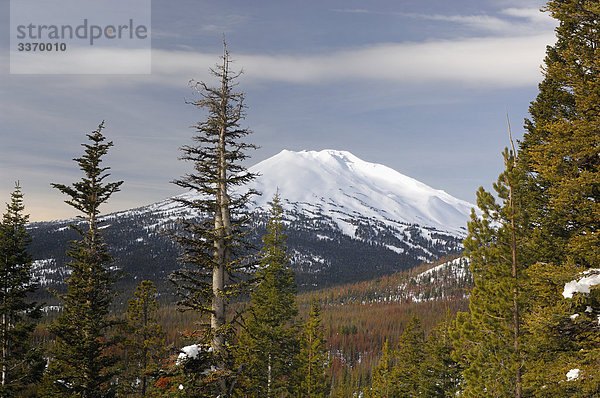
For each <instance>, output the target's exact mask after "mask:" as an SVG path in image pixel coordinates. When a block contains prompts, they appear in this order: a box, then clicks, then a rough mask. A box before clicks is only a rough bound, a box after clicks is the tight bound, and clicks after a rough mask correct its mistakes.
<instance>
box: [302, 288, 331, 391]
mask: <svg viewBox="0 0 600 398" xmlns="http://www.w3.org/2000/svg"><path fill="white" fill-rule="evenodd" d="M321 322H322V321H321V307H320V306H319V300H318V299H317V298H315V299H314V300H313V302H312V304H311V308H310V312H309V314H308V320H307V321H306V323H305V324H304V327H303V330H302V334H301V338H300V354H299V356H298V361H299V365H298V378H299V382H298V385H299V390H298V392H297V393H296V396H297V397H303V398H321V397H325V396H327V395H329V383H328V381H327V374H326V371H327V367H328V360H327V350H326V348H325V338H324V330H323V326H322V323H321Z"/></svg>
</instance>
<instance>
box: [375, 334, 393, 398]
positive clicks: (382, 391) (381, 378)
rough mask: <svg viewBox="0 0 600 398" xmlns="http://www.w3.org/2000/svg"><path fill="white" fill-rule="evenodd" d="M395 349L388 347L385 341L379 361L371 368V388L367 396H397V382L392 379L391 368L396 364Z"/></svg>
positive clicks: (390, 397)
mask: <svg viewBox="0 0 600 398" xmlns="http://www.w3.org/2000/svg"><path fill="white" fill-rule="evenodd" d="M395 354H396V353H395V351H394V350H392V348H391V347H390V343H389V341H387V340H386V341H385V344H384V345H383V350H382V352H381V357H380V358H379V363H378V364H377V366H376V367H375V368H374V369H373V376H372V380H373V382H372V384H371V389H370V390H369V392H368V393H367V397H369V398H381V397H385V398H392V397H397V396H398V393H397V391H396V387H397V384H396V383H395V382H394V380H393V379H392V373H393V369H394V367H395V364H396V357H395V356H396V355H395Z"/></svg>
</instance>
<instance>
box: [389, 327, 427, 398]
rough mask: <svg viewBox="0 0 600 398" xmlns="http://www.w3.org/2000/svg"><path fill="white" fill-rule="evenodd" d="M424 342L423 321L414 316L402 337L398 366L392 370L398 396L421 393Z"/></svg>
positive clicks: (397, 358) (414, 395)
mask: <svg viewBox="0 0 600 398" xmlns="http://www.w3.org/2000/svg"><path fill="white" fill-rule="evenodd" d="M424 342H425V339H424V336H423V330H422V329H421V321H420V320H419V318H417V317H416V316H414V317H412V318H411V320H410V321H409V322H408V324H407V325H406V329H404V332H403V333H402V336H401V337H400V341H399V342H398V349H397V351H396V366H394V369H393V370H392V380H393V383H394V384H395V391H396V394H397V395H396V396H397V397H416V396H418V395H419V394H420V383H421V367H422V363H423V356H424V350H423V346H424Z"/></svg>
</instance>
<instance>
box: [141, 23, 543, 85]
mask: <svg viewBox="0 0 600 398" xmlns="http://www.w3.org/2000/svg"><path fill="white" fill-rule="evenodd" d="M553 40H554V36H553V35H552V34H542V35H537V36H530V37H511V38H472V39H463V40H438V41H431V42H425V43H387V44H377V45H372V46H366V47H361V48H356V49H343V50H339V51H336V52H333V53H330V54H325V55H256V54H235V55H234V59H235V60H236V64H237V65H241V66H243V69H244V80H245V81H246V82H248V81H250V82H282V83H291V84H328V83H344V82H347V83H348V84H353V83H357V82H377V81H380V82H387V83H388V84H409V85H410V84H421V85H423V84H424V85H431V84H439V83H455V84H460V85H474V86H482V85H483V86H489V87H520V86H527V85H531V84H534V83H535V82H536V81H538V80H539V79H540V71H539V66H540V65H541V63H542V61H543V58H544V54H545V48H546V46H547V45H548V44H551V43H552V42H553ZM218 57H219V55H218V54H204V53H194V52H186V51H166V50H154V52H153V69H152V71H153V75H154V77H155V78H156V79H157V81H158V82H162V83H164V84H178V85H181V81H182V76H188V77H192V76H193V77H195V78H197V79H199V80H203V79H205V78H206V77H207V75H206V74H203V73H202V72H203V68H205V65H214V64H215V61H216V60H218Z"/></svg>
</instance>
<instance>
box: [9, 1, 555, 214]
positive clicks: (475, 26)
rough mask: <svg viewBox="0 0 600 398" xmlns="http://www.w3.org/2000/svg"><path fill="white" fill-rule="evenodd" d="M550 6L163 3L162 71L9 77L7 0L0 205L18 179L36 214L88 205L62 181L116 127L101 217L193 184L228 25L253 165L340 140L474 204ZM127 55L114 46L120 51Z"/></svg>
mask: <svg viewBox="0 0 600 398" xmlns="http://www.w3.org/2000/svg"><path fill="white" fill-rule="evenodd" d="M543 4H544V2H543V1H538V0H534V1H528V0H519V1H513V0H469V1H467V0H463V1H452V2H449V1H447V0H435V1H432V0H410V1H409V0H407V1H402V0H397V1H391V0H388V1H384V0H381V1H377V0H375V1H369V2H367V1H348V0H346V1H342V0H339V1H327V0H321V1H313V0H308V1H241V0H240V1H199V0H171V1H169V0H154V1H152V74H151V75H11V74H9V56H8V48H9V33H10V30H9V29H10V27H9V25H10V19H9V1H8V0H0V8H1V9H0V27H1V29H2V33H3V34H2V36H3V37H4V40H2V41H0V46H1V47H0V50H1V52H0V121H1V122H0V202H5V201H8V199H9V194H10V192H11V191H12V189H13V185H14V181H16V180H20V182H21V185H22V187H23V191H24V193H25V195H26V206H27V211H28V212H29V213H31V218H32V220H51V219H58V218H65V217H71V216H74V215H75V214H76V213H75V212H74V211H73V210H72V209H70V208H69V207H68V206H67V205H66V204H64V203H63V202H62V201H63V200H64V198H63V197H62V196H61V194H60V193H59V192H57V191H56V190H53V189H52V188H51V187H50V183H51V182H58V183H71V182H73V181H76V180H77V179H79V178H80V173H79V170H77V168H76V165H75V163H74V162H73V161H72V160H71V159H72V158H73V157H76V156H79V155H80V153H81V150H82V149H81V147H80V144H81V143H82V142H84V141H85V136H84V134H85V133H88V132H90V131H92V130H93V129H95V128H96V127H97V125H98V124H99V122H100V121H102V120H105V121H106V129H105V131H104V132H105V134H106V136H107V137H108V138H109V139H111V140H113V141H114V143H115V146H114V147H113V148H112V150H111V152H110V154H109V156H107V158H106V164H107V165H109V166H111V167H112V174H113V179H123V180H125V184H124V185H123V188H122V192H119V193H118V194H115V196H114V198H113V199H112V200H111V202H110V203H109V204H108V205H107V206H106V207H105V209H104V211H105V212H107V211H114V210H121V209H127V208H131V207H137V206H141V205H145V204H149V203H152V202H155V201H158V200H161V199H164V198H166V197H168V196H171V195H174V194H178V193H181V191H179V189H178V188H177V187H176V186H174V185H173V184H170V183H169V181H171V180H173V179H175V178H178V177H179V176H180V175H182V174H184V173H186V172H188V171H190V170H191V165H189V164H186V163H183V162H181V161H178V160H177V157H178V156H179V153H178V147H180V146H182V145H186V144H188V143H190V137H191V136H192V134H193V130H192V129H191V128H189V126H191V125H192V124H194V123H196V122H197V121H199V120H202V118H203V117H204V114H203V113H202V112H201V111H199V110H198V109H196V108H194V107H192V106H191V105H186V104H185V99H189V100H191V99H194V98H195V96H194V91H193V90H192V89H190V88H189V87H188V81H189V80H190V79H196V80H204V81H206V82H209V83H210V82H211V78H210V75H209V74H208V68H209V67H212V66H213V65H214V64H215V63H216V62H217V61H218V57H219V54H220V52H221V40H222V37H223V35H225V37H226V39H227V42H228V47H229V50H230V52H231V55H232V58H233V59H234V60H235V64H234V68H242V69H243V70H244V74H243V75H242V77H241V79H240V85H239V88H240V89H241V90H242V91H245V92H246V104H247V106H248V116H247V119H246V125H247V127H249V128H250V129H252V130H253V131H254V133H253V135H252V136H250V138H249V140H251V141H252V142H253V143H255V144H257V145H259V146H260V147H261V148H260V149H259V150H257V151H254V153H253V154H252V158H251V160H250V161H249V162H248V165H251V164H254V163H256V162H258V161H260V160H263V159H266V158H268V157H270V156H272V155H274V154H276V153H278V152H279V151H281V150H282V149H290V150H302V149H311V150H320V149H340V150H347V151H350V152H352V153H354V154H355V155H356V156H358V157H360V158H362V159H364V160H367V161H371V162H376V163H382V164H385V165H387V166H390V167H392V168H394V169H396V170H398V171H399V172H401V173H403V174H406V175H408V176H411V177H414V178H417V179H419V180H421V181H423V182H424V183H426V184H428V185H431V186H432V187H434V188H438V189H443V190H445V191H447V192H448V193H450V194H452V195H454V196H456V197H458V198H461V199H465V200H468V201H471V202H474V200H475V191H476V189H477V188H478V187H479V186H481V185H483V186H484V187H490V186H491V183H492V182H493V181H495V179H496V177H497V175H498V173H499V172H500V171H501V169H502V160H501V156H500V153H501V151H502V149H503V148H504V147H505V146H507V145H508V141H507V133H506V132H507V127H506V111H507V110H508V111H509V113H510V117H511V122H512V127H513V134H514V135H515V136H516V137H517V138H519V137H521V136H522V134H523V129H522V125H523V119H524V118H525V117H526V116H527V108H528V106H529V102H530V101H531V100H533V99H534V98H535V96H536V94H537V84H538V82H539V81H540V80H541V79H542V72H541V69H540V66H541V64H542V61H543V56H544V51H545V46H546V45H550V44H552V43H553V42H554V33H553V29H554V26H555V23H554V21H553V20H552V19H551V18H550V17H549V16H548V15H547V14H544V13H541V12H539V9H540V8H541V7H542V6H543ZM115 56H117V55H115Z"/></svg>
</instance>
